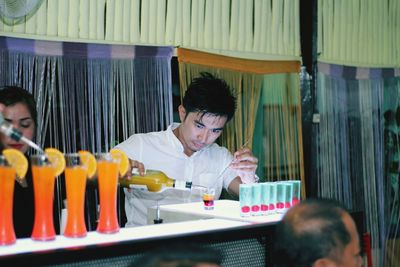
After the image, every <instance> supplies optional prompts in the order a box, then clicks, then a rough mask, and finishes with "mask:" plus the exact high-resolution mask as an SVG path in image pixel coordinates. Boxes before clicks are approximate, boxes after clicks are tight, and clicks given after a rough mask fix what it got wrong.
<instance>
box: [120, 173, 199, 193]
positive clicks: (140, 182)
mask: <svg viewBox="0 0 400 267" xmlns="http://www.w3.org/2000/svg"><path fill="white" fill-rule="evenodd" d="M119 183H120V185H121V186H123V187H127V188H138V189H145V190H148V191H150V192H160V191H162V190H163V189H165V188H168V187H172V188H178V189H190V188H191V187H192V182H186V181H178V180H174V179H172V178H169V177H168V176H167V175H166V174H165V173H163V172H162V171H157V170H146V174H145V175H144V176H141V175H139V174H132V177H131V178H130V179H125V178H124V179H120V180H119Z"/></svg>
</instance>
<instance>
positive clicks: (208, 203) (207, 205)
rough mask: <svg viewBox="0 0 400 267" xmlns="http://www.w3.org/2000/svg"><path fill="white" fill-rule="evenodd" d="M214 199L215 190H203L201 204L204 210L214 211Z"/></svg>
mask: <svg viewBox="0 0 400 267" xmlns="http://www.w3.org/2000/svg"><path fill="white" fill-rule="evenodd" d="M214 199H215V189H214V188H205V190H204V192H203V203H204V209H205V210H213V209H214Z"/></svg>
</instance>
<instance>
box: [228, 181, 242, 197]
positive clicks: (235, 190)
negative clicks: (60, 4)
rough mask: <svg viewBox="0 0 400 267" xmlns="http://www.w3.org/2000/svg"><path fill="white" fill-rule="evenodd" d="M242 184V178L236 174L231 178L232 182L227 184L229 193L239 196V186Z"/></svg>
mask: <svg viewBox="0 0 400 267" xmlns="http://www.w3.org/2000/svg"><path fill="white" fill-rule="evenodd" d="M240 184H242V179H240V177H239V176H237V177H236V178H235V179H233V180H232V182H231V183H230V184H229V186H228V192H229V194H232V195H235V196H239V186H240Z"/></svg>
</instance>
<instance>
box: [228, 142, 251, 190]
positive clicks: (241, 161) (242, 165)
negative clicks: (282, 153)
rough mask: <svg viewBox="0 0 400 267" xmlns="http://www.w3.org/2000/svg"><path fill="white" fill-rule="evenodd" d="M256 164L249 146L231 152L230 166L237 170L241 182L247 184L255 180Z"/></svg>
mask: <svg viewBox="0 0 400 267" xmlns="http://www.w3.org/2000/svg"><path fill="white" fill-rule="evenodd" d="M257 164H258V159H257V158H256V157H255V156H254V155H253V153H252V152H251V150H250V149H249V148H247V147H244V148H241V149H239V150H238V151H236V152H235V153H234V154H233V162H232V163H231V165H230V167H231V169H234V170H236V171H237V173H238V174H239V176H240V178H241V179H242V182H243V183H245V184H249V183H254V182H255V181H256V176H255V174H256V170H257Z"/></svg>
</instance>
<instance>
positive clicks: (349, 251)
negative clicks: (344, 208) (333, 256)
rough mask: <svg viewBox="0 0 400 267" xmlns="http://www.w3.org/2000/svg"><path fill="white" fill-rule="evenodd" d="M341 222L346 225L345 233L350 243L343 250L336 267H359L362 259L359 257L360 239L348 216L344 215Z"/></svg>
mask: <svg viewBox="0 0 400 267" xmlns="http://www.w3.org/2000/svg"><path fill="white" fill-rule="evenodd" d="M343 222H344V224H345V225H346V228H347V231H348V232H349V234H350V236H351V241H350V243H349V244H347V246H346V247H345V248H344V250H343V255H342V257H341V260H340V262H339V263H338V265H337V266H338V267H361V266H362V258H361V256H360V252H361V249H360V239H359V237H358V232H357V228H356V225H355V223H354V221H353V219H352V218H351V217H350V215H349V214H344V216H343Z"/></svg>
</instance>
